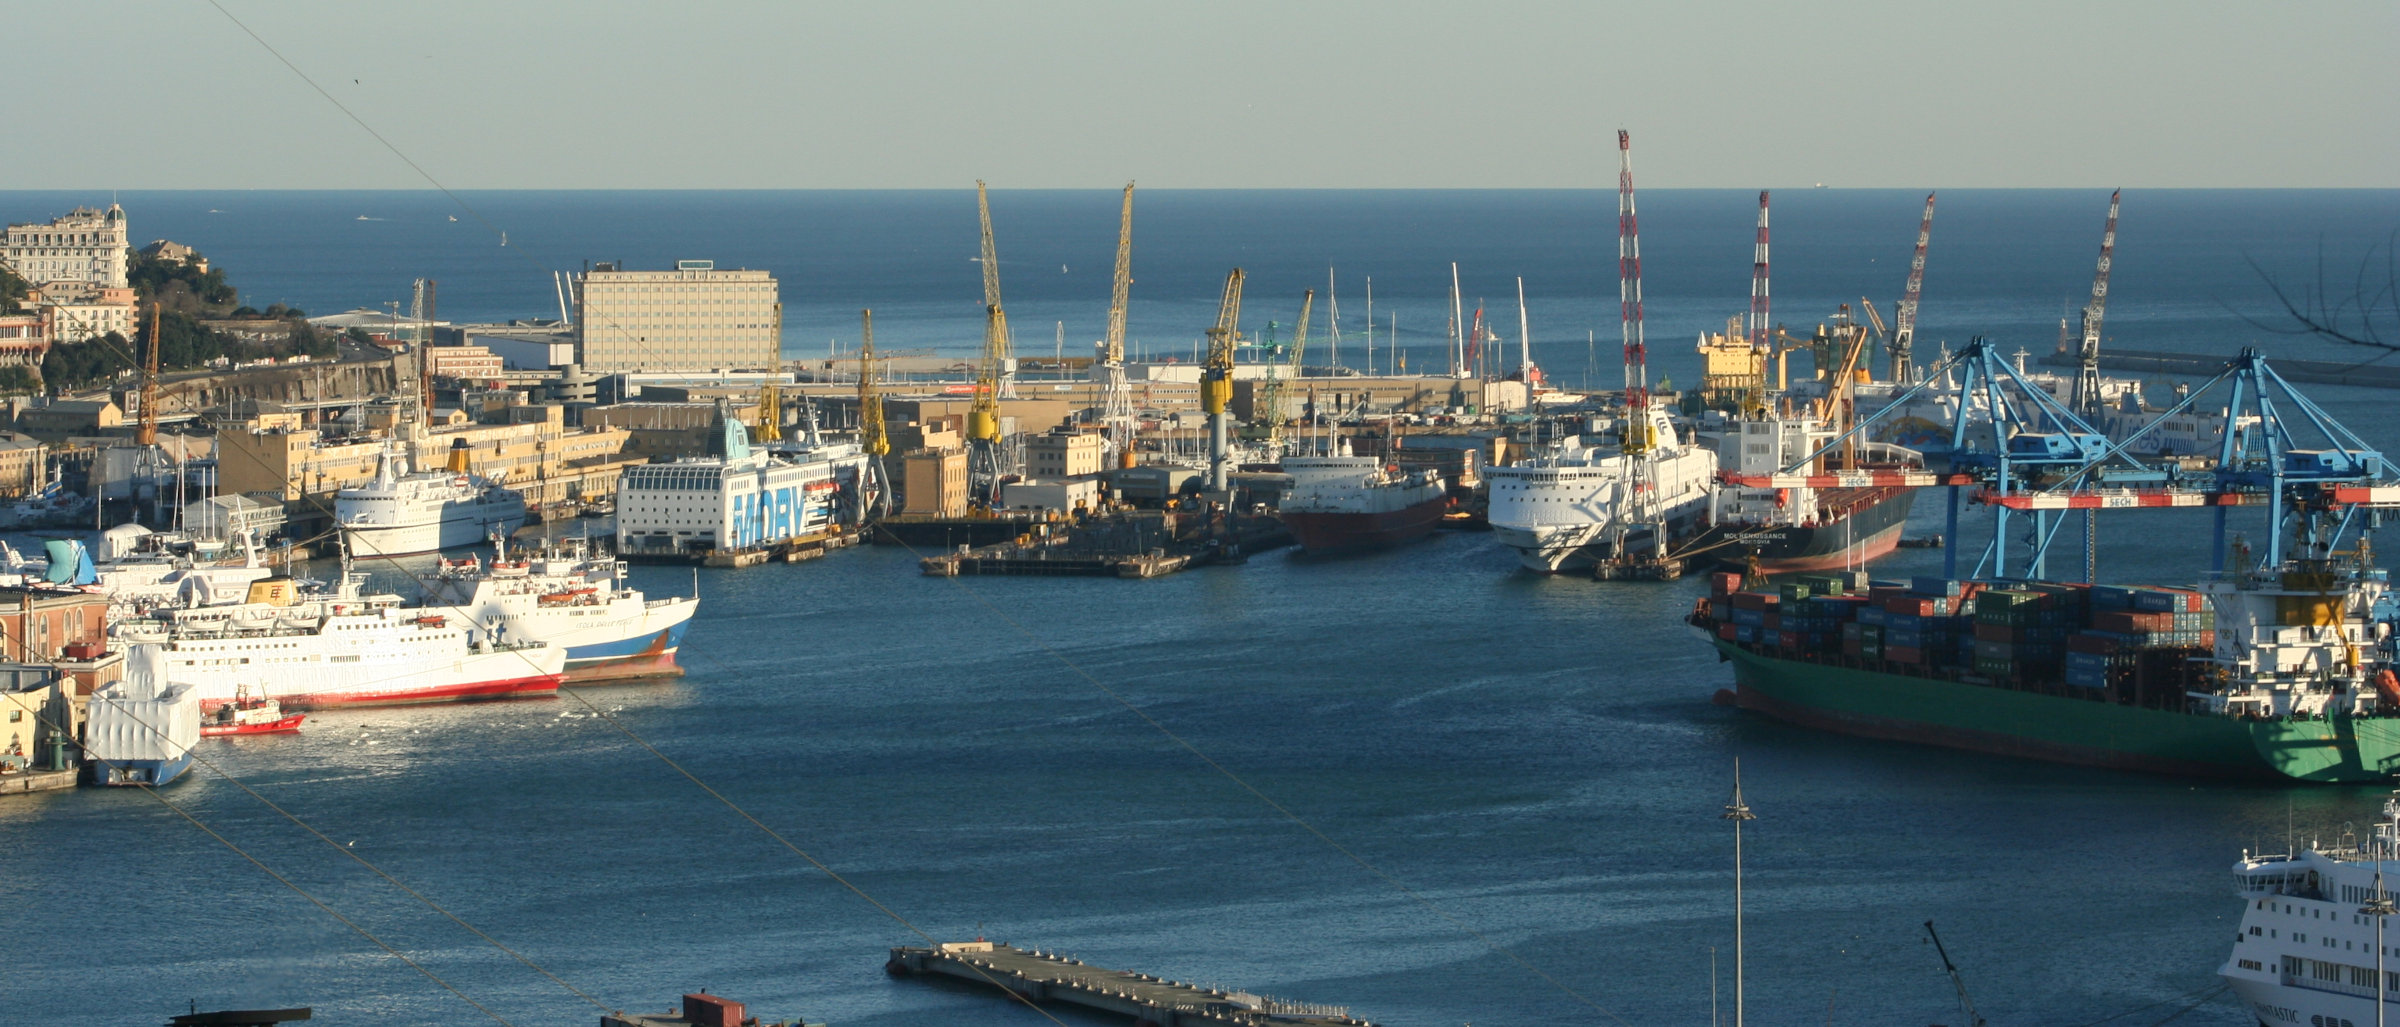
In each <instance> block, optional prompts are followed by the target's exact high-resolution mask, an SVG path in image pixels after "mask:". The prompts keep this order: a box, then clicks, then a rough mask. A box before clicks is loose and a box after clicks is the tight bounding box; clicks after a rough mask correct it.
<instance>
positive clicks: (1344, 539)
mask: <svg viewBox="0 0 2400 1027" xmlns="http://www.w3.org/2000/svg"><path fill="white" fill-rule="evenodd" d="M1449 509H1450V497H1449V496H1447V495H1443V496H1436V497H1434V498H1432V499H1428V500H1426V501H1424V502H1422V503H1418V504H1417V505H1415V506H1406V507H1402V508H1400V509H1398V510H1393V511H1390V512H1387V513H1375V514H1352V513H1310V512H1306V511H1289V512H1286V513H1284V514H1283V515H1282V517H1283V526H1284V527H1286V528H1289V529H1291V532H1292V540H1293V541H1295V542H1298V543H1299V544H1300V548H1302V549H1307V550H1311V551H1314V552H1328V551H1334V550H1344V549H1377V548H1382V547H1384V546H1394V545H1399V544H1400V543H1402V542H1407V541H1410V540H1412V539H1419V538H1423V537H1425V536H1427V535H1430V534H1432V533H1433V529H1435V528H1437V527H1439V526H1441V523H1442V514H1443V513H1445V512H1447V511H1448V510H1449Z"/></svg>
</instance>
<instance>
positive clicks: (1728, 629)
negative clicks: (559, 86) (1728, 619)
mask: <svg viewBox="0 0 2400 1027" xmlns="http://www.w3.org/2000/svg"><path fill="white" fill-rule="evenodd" d="M1733 629H1734V625H1733V624H1731V623H1725V624H1719V625H1717V637H1718V638H1722V639H1724V640H1726V641H1728V642H1731V641H1733V638H1734V634H1733Z"/></svg>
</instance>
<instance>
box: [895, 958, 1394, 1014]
mask: <svg viewBox="0 0 2400 1027" xmlns="http://www.w3.org/2000/svg"><path fill="white" fill-rule="evenodd" d="M883 968H884V970H885V971H886V972H888V973H890V974H891V975H892V976H894V977H921V976H926V975H931V974H938V975H941V976H944V977H954V978H957V979H960V980H964V981H970V982H973V983H977V984H996V985H998V986H999V987H1001V988H1005V989H1007V990H1009V991H1012V992H1015V993H1016V994H1018V995H1022V996H1024V997H1025V998H1026V999H1028V1000H1030V1001H1033V1002H1062V1003H1066V1004H1069V1005H1076V1006H1081V1007H1083V1008H1085V1009H1090V1010H1095V1011H1098V1012H1104V1013H1116V1014H1118V1015H1120V1016H1129V1017H1132V1018H1133V1022H1134V1024H1135V1025H1136V1027H1187V1025H1197V1024H1242V1025H1245V1027H1374V1025H1373V1023H1372V1022H1370V1021H1367V1020H1361V1019H1357V1018H1355V1017H1353V1016H1351V1015H1350V1010H1349V1008H1348V1007H1346V1006H1326V1005H1316V1004H1313V1003H1307V1002H1291V1001H1286V1000H1284V999H1278V998H1270V997H1268V996H1265V995H1253V994H1250V993H1249V992H1240V991H1233V992H1229V991H1225V990H1222V989H1219V988H1209V987H1203V986H1201V985H1197V984H1186V983H1184V982H1182V981H1170V980H1166V979H1164V978H1160V977H1153V976H1151V975H1149V974H1145V973H1135V972H1133V971H1131V970H1110V969H1106V968H1103V967H1097V966H1087V965H1085V964H1084V962H1083V961H1082V960H1079V959H1074V958H1071V957H1067V956H1061V955H1058V954H1056V953H1051V952H1042V951H1039V950H1035V949H1020V948H1017V947H1015V946H1012V945H1008V944H1005V943H1001V942H990V941H967V942H945V943H943V944H942V945H940V946H937V947H935V948H909V947H901V948H895V949H893V950H892V958H891V960H890V961H889V962H886V963H884V964H883Z"/></svg>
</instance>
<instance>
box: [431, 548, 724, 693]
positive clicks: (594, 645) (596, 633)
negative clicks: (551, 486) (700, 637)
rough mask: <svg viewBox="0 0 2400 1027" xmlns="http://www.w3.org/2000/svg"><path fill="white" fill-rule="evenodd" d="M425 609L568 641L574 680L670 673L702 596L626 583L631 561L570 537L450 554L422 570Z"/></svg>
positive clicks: (525, 637) (508, 635) (527, 636)
mask: <svg viewBox="0 0 2400 1027" xmlns="http://www.w3.org/2000/svg"><path fill="white" fill-rule="evenodd" d="M418 583H419V585H420V587H421V589H422V591H423V595H422V599H421V602H422V606H423V608H424V609H425V610H426V612H432V613H440V614H443V615H445V616H455V617H457V618H459V619H461V620H464V621H466V622H468V623H471V624H476V625H480V626H482V627H484V628H487V629H489V630H490V631H491V632H492V634H493V635H494V636H495V637H498V638H501V639H503V640H509V641H526V642H546V643H549V644H550V645H552V646H556V647H558V648H561V649H564V650H566V656H567V663H566V672H567V680H568V681H569V682H589V681H606V680H621V679H627V678H643V677H668V676H673V675H678V674H682V673H683V668H681V667H679V666H676V664H675V654H676V652H677V651H678V650H680V649H681V648H682V647H683V631H684V628H686V627H688V626H690V624H691V620H692V614H693V613H694V612H695V611H697V610H698V609H699V608H700V598H699V597H698V596H696V595H695V596H669V597H666V598H663V599H650V598H647V597H645V596H644V595H643V594H642V591H641V590H640V589H637V588H634V587H632V586H630V585H627V584H626V583H625V563H624V561H622V560H617V559H613V558H611V557H608V556H606V555H604V554H599V553H595V552H593V551H592V550H591V549H590V547H589V544H588V540H585V539H580V538H577V539H566V540H564V541H562V542H560V543H557V544H555V545H553V546H551V547H549V548H546V549H542V550H540V551H537V552H535V553H534V554H533V555H532V556H530V557H528V556H525V555H522V554H519V555H516V556H514V557H513V558H512V556H511V554H510V553H509V551H508V548H507V543H506V542H505V541H504V542H501V543H500V545H499V549H498V551H497V552H496V553H495V554H494V555H493V557H492V560H491V562H489V563H485V562H484V561H483V560H481V559H479V558H477V557H474V556H468V557H466V558H464V559H459V560H443V561H441V563H440V564H439V565H438V566H437V567H436V569H435V570H434V572H433V573H431V574H427V575H422V576H420V577H419V578H418Z"/></svg>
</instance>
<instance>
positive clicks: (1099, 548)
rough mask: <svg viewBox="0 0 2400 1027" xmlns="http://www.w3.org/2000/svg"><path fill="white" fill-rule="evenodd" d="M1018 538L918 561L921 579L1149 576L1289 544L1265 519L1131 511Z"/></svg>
mask: <svg viewBox="0 0 2400 1027" xmlns="http://www.w3.org/2000/svg"><path fill="white" fill-rule="evenodd" d="M1025 527H1026V530H1025V532H1024V533H1023V534H1020V535H1018V536H1016V537H1015V538H1012V539H1009V540H1007V541H1003V542H996V543H993V544H990V545H984V546H964V545H962V546H959V547H958V548H957V550H955V551H953V552H947V553H942V554H939V555H935V556H928V557H925V558H924V559H922V560H920V561H918V566H919V568H920V569H922V570H923V571H924V572H925V573H926V574H927V575H929V576H932V577H939V578H955V577H961V576H964V575H985V574H1003V575H1020V576H1032V577H1103V578H1155V577H1160V576H1163V575H1167V574H1173V573H1175V572H1177V571H1181V570H1188V569H1190V568H1193V567H1206V566H1209V565H1212V564H1224V563H1241V562H1243V561H1245V560H1247V559H1249V557H1250V554H1252V553H1260V552H1266V551H1269V550H1273V549H1277V548H1281V547H1283V546H1288V545H1290V544H1291V543H1292V536H1291V532H1289V531H1287V530H1285V529H1284V527H1283V522H1282V521H1279V520H1277V519H1275V518H1273V517H1268V516H1247V517H1243V516H1230V517H1228V516H1222V515H1217V516H1211V515H1205V514H1192V513H1185V514H1178V513H1176V512H1173V511H1155V510H1144V511H1131V512H1128V513H1122V514H1112V515H1105V516H1099V517H1093V518H1090V519H1087V520H1084V521H1081V522H1072V521H1050V522H1041V523H1034V524H1029V525H1026V526H1025Z"/></svg>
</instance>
